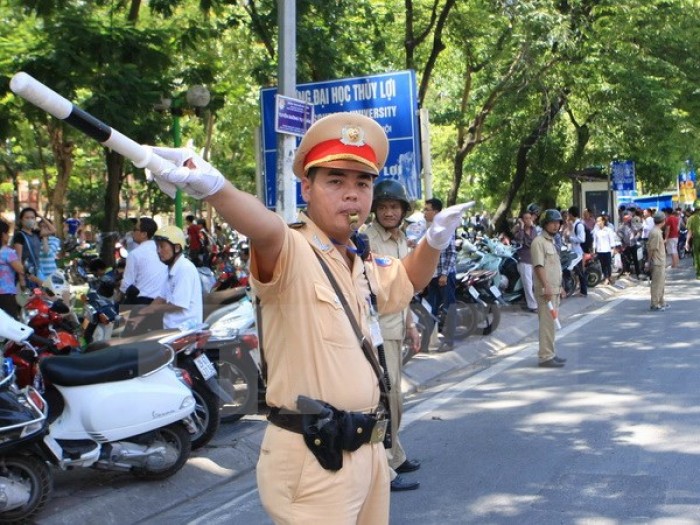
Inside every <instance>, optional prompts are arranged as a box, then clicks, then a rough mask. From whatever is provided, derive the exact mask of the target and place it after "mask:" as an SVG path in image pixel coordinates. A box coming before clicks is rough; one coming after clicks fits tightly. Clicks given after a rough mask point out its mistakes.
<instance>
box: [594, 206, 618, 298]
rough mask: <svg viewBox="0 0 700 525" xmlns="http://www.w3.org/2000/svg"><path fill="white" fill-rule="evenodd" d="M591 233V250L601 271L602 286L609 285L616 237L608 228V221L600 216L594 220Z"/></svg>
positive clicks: (616, 242) (616, 241)
mask: <svg viewBox="0 0 700 525" xmlns="http://www.w3.org/2000/svg"><path fill="white" fill-rule="evenodd" d="M591 233H592V234H593V250H594V251H595V253H596V256H597V257H598V260H599V261H600V266H601V269H602V270H603V279H604V280H603V284H610V275H611V274H612V251H613V248H614V247H615V246H616V245H617V244H618V240H617V235H615V232H614V231H613V229H612V228H610V227H609V226H608V219H607V218H606V217H603V216H602V215H601V216H600V217H598V218H597V219H596V221H595V228H593V231H592V232H591Z"/></svg>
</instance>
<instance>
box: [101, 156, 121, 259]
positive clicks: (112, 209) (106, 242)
mask: <svg viewBox="0 0 700 525" xmlns="http://www.w3.org/2000/svg"><path fill="white" fill-rule="evenodd" d="M105 159H106V161H107V187H106V190H105V217H104V222H103V223H102V234H103V235H102V247H101V248H100V258H101V259H102V260H103V261H104V262H105V263H106V264H107V266H113V265H114V244H115V242H116V241H117V233H118V219H119V192H120V191H121V186H122V177H123V172H124V157H122V156H121V155H120V154H119V153H117V152H115V151H112V150H108V149H106V150H105Z"/></svg>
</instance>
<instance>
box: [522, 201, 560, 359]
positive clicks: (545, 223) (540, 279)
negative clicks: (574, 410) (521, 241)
mask: <svg viewBox="0 0 700 525" xmlns="http://www.w3.org/2000/svg"><path fill="white" fill-rule="evenodd" d="M561 222H562V216H561V213H559V211H558V210H545V212H544V213H543V214H542V219H541V222H540V225H541V226H542V233H541V234H540V235H538V236H537V237H536V238H535V240H533V241H532V246H531V247H530V253H531V254H532V267H533V270H534V272H535V297H536V298H537V317H538V318H539V339H540V347H539V352H538V354H537V356H538V358H539V366H541V367H544V368H561V367H562V366H564V363H565V361H566V359H564V358H561V357H558V356H557V355H556V353H555V352H554V328H555V320H554V315H556V314H557V313H558V312H559V298H560V295H561V277H562V276H561V261H560V259H559V252H558V251H557V248H556V246H555V245H554V237H555V235H556V234H557V233H558V232H559V228H560V226H561Z"/></svg>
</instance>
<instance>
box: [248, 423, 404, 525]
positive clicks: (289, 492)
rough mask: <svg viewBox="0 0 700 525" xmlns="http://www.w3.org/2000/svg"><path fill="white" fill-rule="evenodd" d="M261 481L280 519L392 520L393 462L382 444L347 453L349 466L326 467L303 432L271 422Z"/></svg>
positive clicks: (328, 524)
mask: <svg viewBox="0 0 700 525" xmlns="http://www.w3.org/2000/svg"><path fill="white" fill-rule="evenodd" d="M257 480H258V491H259V493H260V500H261V501H262V504H263V507H264V508H265V511H266V512H267V514H268V515H269V516H270V517H271V518H272V520H273V521H274V522H275V523H276V524H285V525H314V524H318V525H321V524H323V525H355V524H358V525H383V524H388V523H389V484H390V480H389V465H388V463H387V460H386V452H385V450H384V445H383V444H382V443H376V444H367V445H362V446H361V447H360V448H358V449H357V450H356V451H355V452H343V468H341V469H340V470H338V471H332V470H326V469H324V468H323V467H322V466H321V465H320V464H319V462H318V461H317V460H316V458H315V457H314V455H313V454H312V453H311V451H310V450H309V449H308V448H307V446H306V443H304V437H303V436H302V435H301V434H296V433H294V432H290V431H288V430H284V429H282V428H280V427H277V426H275V425H273V424H269V425H268V426H267V429H266V431H265V436H264V438H263V442H262V444H261V446H260V459H259V460H258V467H257Z"/></svg>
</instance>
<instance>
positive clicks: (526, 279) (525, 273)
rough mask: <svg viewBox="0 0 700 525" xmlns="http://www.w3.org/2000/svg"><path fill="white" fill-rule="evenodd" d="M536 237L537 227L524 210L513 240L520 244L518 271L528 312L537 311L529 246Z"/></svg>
mask: <svg viewBox="0 0 700 525" xmlns="http://www.w3.org/2000/svg"><path fill="white" fill-rule="evenodd" d="M536 237H537V228H536V227H535V225H534V224H533V222H532V214H531V213H530V212H529V211H524V212H523V214H522V215H521V216H520V220H519V221H518V224H517V225H516V226H515V231H514V232H513V240H514V241H515V242H517V243H518V244H519V245H520V249H519V250H518V273H519V274H520V278H521V279H522V281H523V291H524V292H525V308H527V310H528V311H530V312H537V299H535V289H534V287H533V284H532V254H531V251H530V248H531V246H532V241H534V240H535V238H536Z"/></svg>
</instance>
